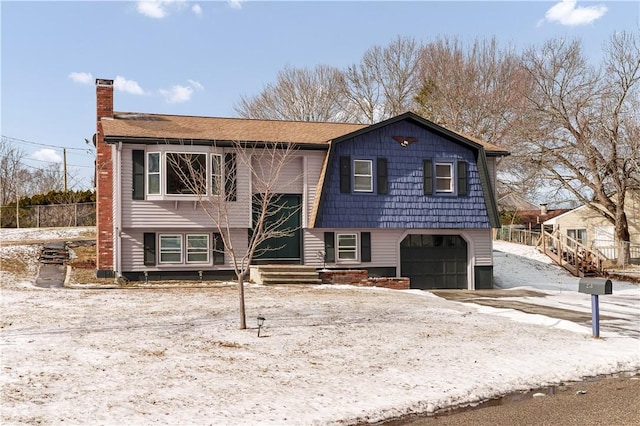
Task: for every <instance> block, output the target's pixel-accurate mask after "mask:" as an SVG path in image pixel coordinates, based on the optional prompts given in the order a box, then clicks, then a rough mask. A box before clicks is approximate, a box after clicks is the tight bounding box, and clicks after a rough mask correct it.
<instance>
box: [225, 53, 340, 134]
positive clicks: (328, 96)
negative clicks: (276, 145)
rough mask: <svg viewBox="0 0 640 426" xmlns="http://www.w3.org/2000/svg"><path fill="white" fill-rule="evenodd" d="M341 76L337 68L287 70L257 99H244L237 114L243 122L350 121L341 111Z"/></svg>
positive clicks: (236, 108) (326, 66) (291, 68)
mask: <svg viewBox="0 0 640 426" xmlns="http://www.w3.org/2000/svg"><path fill="white" fill-rule="evenodd" d="M342 85H343V83H342V74H341V73H340V71H339V70H338V69H337V68H334V67H330V66H328V65H317V66H316V67H315V68H314V69H308V68H293V67H289V66H287V67H285V68H284V70H282V71H280V72H278V76H277V79H276V82H275V84H267V85H266V86H265V88H264V89H263V90H262V92H261V93H260V94H259V95H257V96H254V97H244V96H243V97H241V99H240V102H239V103H238V105H236V106H235V110H236V112H237V113H238V114H239V115H240V116H241V117H244V118H260V119H267V120H295V121H323V122H327V121H328V122H335V121H349V117H348V116H346V115H345V112H344V110H343V108H342V104H343V103H344V102H343V99H342V92H341V90H340V88H341V87H342Z"/></svg>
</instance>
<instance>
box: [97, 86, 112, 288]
mask: <svg viewBox="0 0 640 426" xmlns="http://www.w3.org/2000/svg"><path fill="white" fill-rule="evenodd" d="M96 106H97V107H96V111H97V128H96V152H97V158H96V201H97V202H96V227H97V241H96V248H97V256H96V276H97V277H98V278H110V277H114V276H115V274H114V263H115V262H114V253H113V247H114V240H113V238H114V235H113V162H112V156H113V153H112V149H113V147H112V146H111V145H107V144H106V143H105V142H104V132H103V131H102V122H101V119H102V118H113V80H105V79H101V78H98V79H96Z"/></svg>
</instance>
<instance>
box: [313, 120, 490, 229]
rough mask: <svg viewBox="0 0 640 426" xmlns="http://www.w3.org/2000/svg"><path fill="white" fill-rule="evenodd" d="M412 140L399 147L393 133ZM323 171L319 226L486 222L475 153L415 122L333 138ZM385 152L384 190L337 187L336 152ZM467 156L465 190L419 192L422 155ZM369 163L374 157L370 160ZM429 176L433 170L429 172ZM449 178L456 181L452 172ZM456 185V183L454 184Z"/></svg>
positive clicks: (456, 158) (429, 226) (379, 155)
mask: <svg viewBox="0 0 640 426" xmlns="http://www.w3.org/2000/svg"><path fill="white" fill-rule="evenodd" d="M398 135H402V136H413V137H417V138H418V140H417V141H416V142H414V143H411V144H410V145H409V146H407V147H402V146H400V144H399V143H398V142H396V141H395V140H394V139H393V136H398ZM332 151H333V152H332V154H331V161H330V163H329V165H328V169H327V175H326V177H325V179H326V180H325V185H324V193H323V198H322V202H321V204H320V209H319V214H318V220H317V222H316V227H319V228H413V229H417V228H427V229H448V228H490V227H491V225H490V221H489V217H488V213H487V207H486V204H485V200H484V193H483V191H482V187H481V182H480V178H479V174H478V167H477V164H476V155H477V153H476V152H474V150H473V149H472V148H470V147H468V146H464V145H462V144H460V143H457V142H454V141H451V140H448V139H446V138H444V137H442V136H439V135H437V134H434V133H432V132H430V131H429V130H427V129H424V128H422V127H421V126H418V125H416V124H413V123H410V122H407V121H400V122H395V123H391V124H389V125H388V126H384V127H381V128H379V129H377V130H374V131H371V132H368V133H365V134H361V135H358V136H356V137H354V138H352V139H348V140H344V141H342V142H339V143H337V144H336V145H335V146H334V147H333V148H332ZM341 156H348V157H350V158H351V160H353V159H376V158H386V160H387V180H388V194H384V195H381V194H377V193H375V192H374V193H373V194H368V195H369V196H358V194H354V193H353V192H351V193H341V192H340V161H339V159H340V157H341ZM426 159H432V160H433V162H434V164H435V162H436V161H450V162H451V163H452V164H453V170H454V171H457V170H458V168H457V167H456V162H457V161H465V162H467V194H466V195H464V196H458V194H457V188H456V190H455V191H454V193H453V194H450V193H448V194H435V193H434V194H433V195H424V188H423V183H424V182H423V160H426ZM374 164H375V161H374ZM434 176H435V175H434ZM453 178H454V182H458V179H457V176H455V175H454V177H453ZM456 187H457V185H456Z"/></svg>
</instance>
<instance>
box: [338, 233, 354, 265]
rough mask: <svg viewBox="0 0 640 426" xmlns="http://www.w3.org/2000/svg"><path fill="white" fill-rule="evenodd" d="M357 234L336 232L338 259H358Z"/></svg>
mask: <svg viewBox="0 0 640 426" xmlns="http://www.w3.org/2000/svg"><path fill="white" fill-rule="evenodd" d="M357 253H358V236H357V235H356V234H338V260H357V259H358V255H357Z"/></svg>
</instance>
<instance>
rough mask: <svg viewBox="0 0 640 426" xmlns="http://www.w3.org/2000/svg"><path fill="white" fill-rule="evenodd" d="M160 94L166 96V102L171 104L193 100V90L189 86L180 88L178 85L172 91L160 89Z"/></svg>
mask: <svg viewBox="0 0 640 426" xmlns="http://www.w3.org/2000/svg"><path fill="white" fill-rule="evenodd" d="M160 94H161V95H162V96H164V100H165V102H167V103H170V104H177V103H180V102H186V101H188V100H190V99H191V95H193V89H192V88H191V87H189V86H180V85H179V84H176V85H175V86H173V87H172V88H171V89H170V90H166V89H160Z"/></svg>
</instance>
